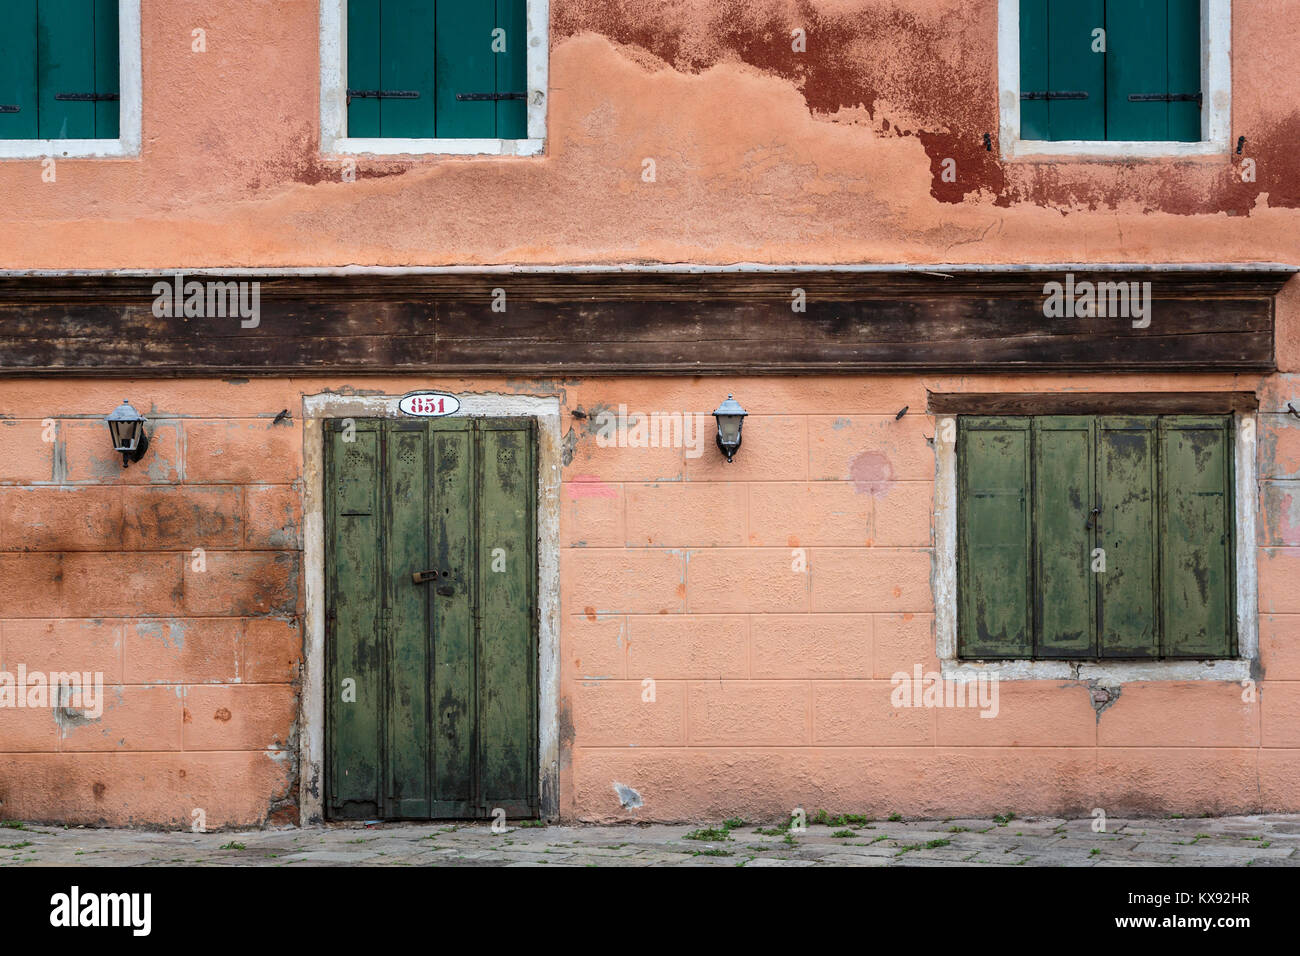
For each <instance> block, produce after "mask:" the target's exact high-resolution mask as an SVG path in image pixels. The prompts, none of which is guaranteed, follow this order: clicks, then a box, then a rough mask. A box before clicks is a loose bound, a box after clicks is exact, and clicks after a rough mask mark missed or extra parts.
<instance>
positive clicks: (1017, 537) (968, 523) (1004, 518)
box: [957, 416, 1033, 658]
mask: <svg viewBox="0 0 1300 956" xmlns="http://www.w3.org/2000/svg"><path fill="white" fill-rule="evenodd" d="M958 429H959V431H958V436H957V440H958V479H957V480H958V487H957V497H958V518H957V521H958V526H957V527H958V541H957V548H958V557H957V567H958V572H959V580H958V599H959V604H958V652H959V654H960V655H961V656H962V657H968V658H1023V657H1028V656H1030V654H1031V653H1032V651H1033V638H1032V633H1033V632H1032V625H1031V620H1030V612H1029V609H1030V601H1029V595H1030V580H1029V575H1030V527H1029V487H1030V481H1029V464H1030V461H1029V444H1030V431H1029V420H1028V419H1026V418H976V417H969V416H959V418H958Z"/></svg>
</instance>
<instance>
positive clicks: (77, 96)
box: [54, 93, 120, 103]
mask: <svg viewBox="0 0 1300 956" xmlns="http://www.w3.org/2000/svg"><path fill="white" fill-rule="evenodd" d="M54 98H55V99H56V100H74V101H76V102H78V103H115V102H117V100H118V99H120V97H119V96H118V95H117V94H116V93H55V94H54Z"/></svg>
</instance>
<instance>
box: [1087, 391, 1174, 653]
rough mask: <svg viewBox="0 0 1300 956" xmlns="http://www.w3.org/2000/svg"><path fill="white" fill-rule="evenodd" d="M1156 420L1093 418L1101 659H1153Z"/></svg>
mask: <svg viewBox="0 0 1300 956" xmlns="http://www.w3.org/2000/svg"><path fill="white" fill-rule="evenodd" d="M1157 458H1158V453H1157V448H1156V420H1155V419H1154V418H1121V417H1110V416H1107V417H1104V418H1099V419H1098V420H1097V491H1098V498H1099V502H1098V507H1099V508H1100V514H1099V515H1098V516H1097V517H1098V524H1099V527H1098V532H1097V547H1099V548H1101V549H1102V551H1103V553H1104V556H1105V559H1106V570H1105V571H1104V572H1102V573H1099V574H1098V575H1097V577H1098V579H1099V588H1098V595H1097V602H1098V605H1099V607H1098V615H1097V617H1098V623H1099V629H1098V631H1099V636H1098V644H1099V647H1100V650H1101V656H1102V657H1156V656H1158V654H1159V650H1160V648H1159V628H1158V618H1157V614H1156V585H1157V560H1158V559H1157V551H1156V530H1157V528H1156V462H1157Z"/></svg>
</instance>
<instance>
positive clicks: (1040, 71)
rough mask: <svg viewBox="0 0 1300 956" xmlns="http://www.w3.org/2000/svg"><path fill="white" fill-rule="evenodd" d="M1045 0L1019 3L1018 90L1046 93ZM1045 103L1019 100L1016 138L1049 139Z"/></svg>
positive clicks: (1049, 128) (1045, 101)
mask: <svg viewBox="0 0 1300 956" xmlns="http://www.w3.org/2000/svg"><path fill="white" fill-rule="evenodd" d="M1048 88H1049V87H1048V79H1047V0H1020V89H1021V91H1022V92H1040V93H1042V92H1046V91H1047V90H1048ZM1047 103H1048V101H1047V100H1045V99H1025V98H1024V96H1021V98H1020V138H1021V139H1051V138H1052V133H1051V126H1050V124H1049V122H1048V112H1047Z"/></svg>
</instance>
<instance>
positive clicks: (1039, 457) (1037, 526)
mask: <svg viewBox="0 0 1300 956" xmlns="http://www.w3.org/2000/svg"><path fill="white" fill-rule="evenodd" d="M1033 442H1034V474H1033V482H1034V496H1033V503H1034V506H1033V515H1032V520H1033V526H1034V588H1035V593H1036V594H1037V595H1038V596H1039V599H1038V600H1037V601H1035V602H1034V604H1035V610H1036V614H1035V618H1036V620H1035V632H1036V634H1037V640H1036V641H1035V647H1034V649H1035V656H1037V657H1051V658H1070V657H1093V656H1095V654H1096V648H1095V632H1096V615H1097V612H1096V607H1097V605H1096V597H1095V596H1096V588H1097V584H1096V579H1097V575H1096V573H1095V572H1094V571H1093V570H1092V566H1093V555H1092V552H1093V548H1094V547H1095V543H1094V542H1095V539H1096V534H1095V530H1094V526H1095V524H1096V522H1095V521H1094V520H1093V516H1092V513H1091V509H1092V507H1093V500H1094V498H1095V492H1094V490H1093V473H1094V467H1093V447H1094V438H1093V419H1091V418H1088V417H1080V416H1052V417H1042V418H1035V419H1033Z"/></svg>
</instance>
